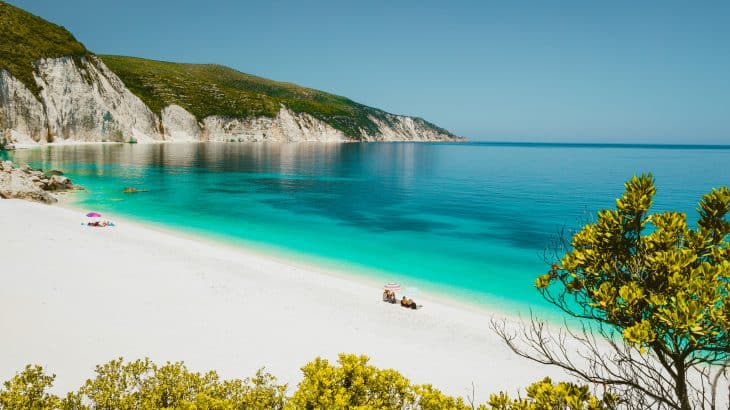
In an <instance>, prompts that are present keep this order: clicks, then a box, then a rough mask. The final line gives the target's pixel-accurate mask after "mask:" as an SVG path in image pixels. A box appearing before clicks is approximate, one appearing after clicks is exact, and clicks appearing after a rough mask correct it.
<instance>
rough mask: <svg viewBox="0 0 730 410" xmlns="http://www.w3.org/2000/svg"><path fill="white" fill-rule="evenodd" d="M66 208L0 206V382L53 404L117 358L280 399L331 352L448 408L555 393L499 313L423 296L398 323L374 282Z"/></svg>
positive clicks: (547, 372) (395, 309) (552, 372)
mask: <svg viewBox="0 0 730 410" xmlns="http://www.w3.org/2000/svg"><path fill="white" fill-rule="evenodd" d="M69 199H70V198H69V196H68V195H66V196H64V197H63V198H62V200H61V203H62V204H63V205H62V206H47V205H43V204H37V203H31V202H25V201H19V200H2V201H0V223H2V224H3V226H4V228H5V229H6V232H7V236H6V237H7V238H13V239H12V240H11V241H9V242H8V243H7V244H6V245H5V246H4V248H5V250H6V251H7V256H6V257H4V262H3V264H4V269H3V272H4V274H2V276H0V278H2V280H3V281H4V282H5V286H3V287H2V288H0V311H4V312H9V315H7V314H6V315H2V316H0V331H2V332H4V333H5V334H10V335H13V336H12V337H10V338H6V340H5V341H4V342H3V349H0V363H3V365H2V366H0V380H7V379H8V378H9V377H11V376H12V375H13V374H14V373H15V372H16V371H18V370H20V369H21V368H22V367H23V366H25V364H29V363H39V364H42V365H44V367H46V369H47V371H49V372H51V373H55V374H57V375H58V378H57V382H56V386H55V387H54V390H55V391H58V392H63V393H65V392H66V391H68V390H71V389H75V388H77V387H78V386H79V385H80V384H82V383H83V381H84V380H85V379H86V378H88V377H91V376H92V374H93V368H94V366H95V365H97V364H101V363H105V362H107V361H108V360H111V359H113V358H116V357H120V356H123V357H125V358H126V359H131V360H133V359H137V358H141V357H150V358H151V359H153V360H156V361H159V362H164V361H166V360H170V361H179V360H184V361H185V362H186V363H187V364H188V366H189V367H190V368H191V369H193V370H196V371H204V370H210V369H216V370H218V371H219V373H220V374H221V376H222V377H240V378H244V377H248V376H251V375H253V373H254V372H255V370H256V369H258V368H260V367H262V366H265V367H266V369H267V370H268V371H270V372H271V373H272V374H274V375H275V376H277V377H278V378H279V379H280V380H281V381H283V382H287V383H289V386H290V387H291V388H293V387H294V386H295V385H296V383H298V381H299V380H300V379H301V373H300V371H299V368H300V367H301V366H303V365H304V364H305V363H307V362H309V361H311V360H313V359H314V358H315V357H317V356H321V357H324V358H327V359H329V360H334V359H336V355H337V354H338V353H341V352H344V353H356V354H366V355H368V356H369V357H371V363H373V364H374V365H376V366H378V367H382V368H394V369H396V370H398V371H399V372H401V373H402V374H403V375H404V376H406V377H408V378H409V379H411V380H412V381H414V382H416V383H431V384H433V385H434V386H435V387H436V388H438V389H441V390H442V391H444V392H445V393H447V394H450V395H456V396H462V397H463V396H466V395H467V394H469V392H470V389H471V383H474V384H475V385H476V388H477V393H476V396H477V399H478V401H481V402H483V401H485V400H486V399H487V398H488V396H489V394H491V393H496V392H497V391H500V390H505V391H508V392H510V393H514V392H517V390H518V389H519V388H523V387H525V386H527V385H529V384H531V383H532V382H534V381H536V380H539V379H542V378H543V377H545V376H550V377H554V378H556V379H558V380H569V378H568V377H567V375H565V374H563V373H562V372H561V371H559V370H557V369H554V368H549V367H545V366H541V365H538V364H536V363H532V362H530V361H528V360H526V359H522V358H519V357H517V356H516V355H514V354H513V353H512V352H511V351H509V349H508V348H507V347H506V346H505V345H504V343H503V342H502V341H501V339H499V338H498V337H497V336H496V335H495V334H494V333H493V332H492V331H491V329H489V320H490V318H506V319H507V320H508V321H510V322H512V321H513V320H514V319H515V318H514V317H511V316H509V315H504V314H502V312H498V311H491V312H490V311H487V310H485V309H478V310H477V309H473V308H469V307H467V306H456V305H454V304H449V303H446V304H443V303H439V301H438V300H436V299H435V298H431V297H425V298H424V297H419V299H422V300H423V302H421V301H419V303H424V305H425V308H423V309H421V310H417V311H411V310H410V309H403V308H401V307H400V306H397V305H396V306H393V305H390V304H386V303H383V302H382V301H381V298H380V296H381V293H382V288H381V286H382V284H377V285H375V282H374V281H373V282H366V281H364V280H362V278H354V277H353V276H355V275H347V274H342V273H340V274H339V275H338V274H336V272H330V271H328V270H322V269H318V267H317V266H309V265H308V264H305V265H304V266H301V265H299V264H298V263H294V262H292V261H290V260H278V259H277V258H273V257H272V256H271V255H267V254H263V253H260V252H257V251H256V250H251V249H239V247H234V246H230V245H223V246H221V244H219V243H217V242H213V241H210V240H207V238H206V239H204V240H201V238H199V237H190V236H187V235H185V234H183V233H180V232H179V231H170V230H167V229H159V228H158V227H155V226H149V225H145V224H140V223H138V222H136V221H130V220H128V219H125V218H120V219H118V218H116V217H114V216H113V215H112V219H113V220H114V221H115V222H116V223H117V226H116V227H114V228H111V229H109V228H107V229H102V228H88V227H86V226H81V223H82V221H83V219H84V218H83V213H81V212H79V211H78V208H74V207H73V206H71V205H69ZM105 216H106V215H105ZM38 250H42V253H41V254H40V255H38V253H37V252H38ZM38 256H41V257H38ZM429 296H430V295H429Z"/></svg>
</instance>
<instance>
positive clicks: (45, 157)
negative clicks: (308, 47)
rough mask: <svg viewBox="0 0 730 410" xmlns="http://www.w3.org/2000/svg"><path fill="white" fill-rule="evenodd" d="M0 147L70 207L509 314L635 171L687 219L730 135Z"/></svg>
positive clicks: (727, 151)
mask: <svg viewBox="0 0 730 410" xmlns="http://www.w3.org/2000/svg"><path fill="white" fill-rule="evenodd" d="M1 155H4V156H5V157H6V158H10V159H12V160H14V161H16V162H17V163H19V164H26V163H27V164H30V165H31V166H33V167H40V168H43V169H57V170H61V171H63V172H64V173H65V174H66V175H67V176H69V177H71V178H72V179H73V180H74V182H76V183H78V184H81V185H83V186H84V187H85V188H86V191H83V192H80V193H77V194H74V195H73V196H72V198H71V201H72V202H73V205H74V206H75V207H77V208H79V209H80V212H81V210H84V211H96V212H100V213H102V214H108V215H116V216H120V217H124V218H132V219H134V220H138V221H140V222H144V223H148V224H153V225H157V226H160V227H164V228H169V229H173V230H178V231H183V232H185V233H187V234H191V235H195V236H200V237H204V238H206V239H211V240H214V241H219V242H225V243H226V244H229V245H233V246H245V247H249V248H254V249H257V250H260V251H262V252H268V253H272V254H275V255H276V256H277V257H280V258H285V259H287V260H291V261H293V262H297V263H305V264H310V263H311V264H314V265H317V266H321V267H322V268H326V269H327V270H333V271H337V272H340V273H343V274H345V275H353V277H360V278H362V279H367V280H369V281H370V282H372V283H386V282H398V283H400V284H401V285H402V286H403V287H405V288H407V289H408V292H411V293H412V294H413V295H415V297H416V298H418V297H419V296H424V297H425V296H427V295H428V296H433V297H444V298H449V299H451V300H454V301H458V302H463V303H466V304H471V305H473V306H484V307H488V308H494V307H498V308H500V309H502V310H508V311H510V312H516V313H518V314H527V313H529V312H530V311H533V312H534V311H538V312H545V313H550V312H552V311H551V310H550V309H551V308H550V306H549V305H548V304H547V303H546V302H545V301H543V300H542V298H541V296H540V295H539V293H538V292H537V291H536V290H535V287H534V282H535V278H536V277H537V276H538V275H541V274H543V273H545V272H546V271H547V270H548V269H549V263H550V262H551V261H552V260H554V258H556V257H559V255H560V254H561V253H562V252H564V249H561V248H560V247H559V246H558V244H559V243H560V242H561V241H560V239H561V238H564V239H568V240H569V239H570V235H571V233H572V232H574V231H575V230H576V229H578V228H579V227H580V226H582V225H583V224H585V223H588V222H591V221H592V220H594V219H595V216H596V213H597V211H599V210H601V209H605V208H611V207H614V206H615V199H616V198H617V197H619V196H620V195H621V193H622V192H623V188H624V185H623V184H624V182H625V181H626V180H628V179H629V178H631V177H632V176H633V175H637V174H641V173H652V174H653V175H654V177H655V179H656V186H657V194H656V197H655V201H654V208H653V209H654V210H656V211H663V210H679V211H683V212H687V214H688V219H689V221H690V223H692V224H694V223H695V221H696V219H697V218H696V208H697V203H698V201H699V200H700V198H701V196H702V195H703V194H705V193H707V192H708V191H709V190H710V189H711V188H713V187H719V186H725V185H730V146H694V145H681V146H680V145H611V144H603V145H602V144H548V143H481V142H473V143H346V144H323V143H291V144H266V143H185V144H182V143H179V144H178V143H170V144H97V145H93V144H89V145H66V146H45V147H40V148H34V149H25V150H17V151H12V152H7V153H4V154H1ZM127 187H131V188H134V189H136V190H138V191H139V192H137V193H125V192H124V189H125V188H127ZM80 217H81V214H80ZM150 252H154V250H153V249H150ZM373 292H374V295H378V292H379V290H378V289H374V291H373Z"/></svg>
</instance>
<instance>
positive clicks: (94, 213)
mask: <svg viewBox="0 0 730 410" xmlns="http://www.w3.org/2000/svg"><path fill="white" fill-rule="evenodd" d="M86 217H88V218H101V214H100V213H98V212H89V213H88V214H86Z"/></svg>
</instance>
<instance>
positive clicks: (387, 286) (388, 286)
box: [383, 282, 401, 292]
mask: <svg viewBox="0 0 730 410" xmlns="http://www.w3.org/2000/svg"><path fill="white" fill-rule="evenodd" d="M383 289H384V290H390V291H392V292H400V290H401V286H400V283H396V282H390V283H386V284H385V286H383Z"/></svg>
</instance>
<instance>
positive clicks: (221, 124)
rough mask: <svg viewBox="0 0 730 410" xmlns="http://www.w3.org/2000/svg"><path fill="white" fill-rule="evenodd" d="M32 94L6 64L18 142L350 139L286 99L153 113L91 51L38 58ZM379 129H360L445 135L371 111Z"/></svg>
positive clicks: (1, 102) (429, 137) (413, 137)
mask: <svg viewBox="0 0 730 410" xmlns="http://www.w3.org/2000/svg"><path fill="white" fill-rule="evenodd" d="M35 67H36V70H35V72H34V77H35V81H36V84H37V85H38V86H39V87H40V89H41V91H40V96H39V97H40V98H39V99H38V98H36V97H35V96H34V95H33V94H32V93H31V92H30V90H28V88H27V87H25V86H24V85H23V84H22V83H21V82H20V81H18V80H17V79H15V78H14V77H13V76H12V75H11V74H10V73H9V72H7V71H6V70H0V130H2V132H3V133H4V135H5V137H6V139H7V140H8V141H9V142H10V143H12V144H15V145H17V146H26V145H36V144H45V143H49V142H54V143H66V142H68V143H70V142H97V141H98V142H102V141H116V142H124V141H131V140H135V141H138V142H152V141H272V142H292V141H317V142H345V141H353V139H352V138H350V137H348V136H346V135H345V134H344V133H343V132H342V131H340V130H337V129H335V128H333V127H332V126H330V125H329V124H327V123H325V122H323V121H321V120H319V119H317V118H314V117H313V116H311V115H309V114H307V113H297V112H293V111H291V110H289V109H288V108H287V107H286V106H284V105H283V104H282V105H281V106H280V110H279V113H278V114H277V115H276V116H275V117H273V118H270V117H265V116H262V117H254V118H243V119H242V118H228V117H223V116H216V115H212V116H208V117H206V118H204V119H203V120H202V121H200V122H199V121H198V120H197V119H196V118H195V116H193V115H192V114H191V113H189V112H188V111H186V110H185V109H183V108H182V107H180V106H178V105H175V104H172V105H169V106H166V107H165V108H163V109H162V112H161V113H160V115H159V116H158V115H156V114H155V113H153V112H152V111H151V110H150V109H149V108H148V107H147V106H146V105H145V104H144V103H143V102H142V100H140V99H139V98H138V97H137V96H135V95H134V94H132V93H131V92H130V91H129V90H128V89H127V88H126V87H125V85H124V83H122V81H121V80H120V79H119V77H117V76H116V75H115V74H114V73H113V72H111V71H110V70H109V69H108V68H107V67H106V66H105V65H104V63H103V62H102V61H101V60H100V59H98V58H96V57H94V56H90V57H88V58H82V59H79V60H74V59H73V58H70V57H64V58H55V59H43V60H40V61H38V62H37V64H36V66H35ZM371 120H372V121H373V122H375V123H376V124H377V125H378V131H379V132H377V133H372V134H371V133H367V132H365V131H364V130H363V131H362V140H365V141H443V140H453V139H454V138H453V137H452V136H450V135H448V134H445V133H441V132H439V131H437V130H434V129H433V128H431V127H429V126H427V124H426V123H425V121H423V120H420V119H416V118H411V117H406V116H397V115H389V117H387V121H383V120H381V119H378V118H375V117H371Z"/></svg>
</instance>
